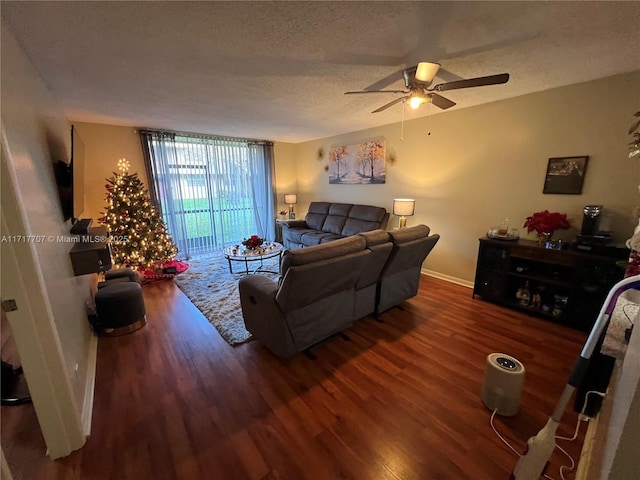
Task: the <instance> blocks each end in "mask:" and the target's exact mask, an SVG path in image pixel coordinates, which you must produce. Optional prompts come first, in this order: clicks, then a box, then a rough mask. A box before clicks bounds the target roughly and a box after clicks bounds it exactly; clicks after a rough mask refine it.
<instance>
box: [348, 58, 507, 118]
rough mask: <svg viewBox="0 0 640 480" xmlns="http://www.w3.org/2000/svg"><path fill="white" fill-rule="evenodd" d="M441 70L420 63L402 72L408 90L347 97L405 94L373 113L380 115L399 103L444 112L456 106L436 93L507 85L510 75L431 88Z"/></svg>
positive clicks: (380, 91)
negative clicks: (432, 106)
mask: <svg viewBox="0 0 640 480" xmlns="http://www.w3.org/2000/svg"><path fill="white" fill-rule="evenodd" d="M439 69H440V64H439V63H431V62H420V63H418V65H415V66H413V67H409V68H407V69H405V70H403V71H402V77H403V78H404V85H405V88H406V90H358V91H353V92H345V95H353V94H360V93H404V94H407V95H405V96H404V97H400V98H396V99H395V100H392V101H391V102H389V103H387V104H385V105H383V106H381V107H380V108H377V109H375V110H374V111H373V112H371V113H378V112H381V111H383V110H386V109H387V108H389V107H391V106H392V105H395V104H396V103H399V102H407V101H408V102H409V105H410V106H411V108H418V107H419V106H420V105H422V104H423V103H429V102H431V103H433V104H434V105H435V106H436V107H439V108H441V109H443V110H446V109H447V108H451V107H453V106H454V105H455V102H452V101H451V100H449V99H448V98H445V97H443V96H442V95H439V94H437V93H435V92H444V91H446V90H457V89H459V88H470V87H481V86H484V85H497V84H500V83H507V82H508V81H509V74H508V73H500V74H498V75H489V76H487V77H477V78H469V79H467V80H456V81H453V82H447V83H440V84H438V85H436V86H435V87H430V86H431V83H432V82H433V79H434V78H435V76H436V73H438V70H439Z"/></svg>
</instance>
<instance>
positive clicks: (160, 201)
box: [140, 130, 276, 258]
mask: <svg viewBox="0 0 640 480" xmlns="http://www.w3.org/2000/svg"><path fill="white" fill-rule="evenodd" d="M140 136H141V140H142V149H143V152H144V157H145V164H146V168H147V176H148V178H149V181H150V183H151V185H150V189H149V190H150V194H151V196H152V198H153V200H154V202H155V203H156V205H157V206H158V208H159V210H160V211H161V212H162V217H163V219H164V221H165V223H166V224H167V228H168V230H169V233H170V234H171V236H172V237H173V240H174V242H175V243H176V245H177V246H178V248H179V250H180V253H179V256H180V258H189V257H190V256H191V255H193V254H200V253H207V252H210V251H213V250H217V249H220V248H222V247H225V246H227V245H235V244H237V243H239V242H241V241H242V240H243V239H244V238H247V237H248V236H250V235H253V234H257V235H260V236H261V237H263V238H266V239H267V240H273V239H274V237H275V224H274V218H275V204H276V202H275V200H276V199H275V188H274V174H273V171H274V165H273V144H272V143H270V142H263V141H254V140H247V139H239V138H227V137H218V136H208V135H196V134H188V133H175V132H160V131H153V130H140Z"/></svg>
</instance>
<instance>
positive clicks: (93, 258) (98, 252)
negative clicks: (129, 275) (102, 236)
mask: <svg viewBox="0 0 640 480" xmlns="http://www.w3.org/2000/svg"><path fill="white" fill-rule="evenodd" d="M69 255H70V256H71V264H72V265H73V274H74V275H76V276H78V275H86V274H87V273H98V272H106V271H107V270H110V269H111V250H110V249H109V244H108V243H102V242H93V243H91V242H88V243H76V244H75V245H74V246H73V248H72V249H71V251H70V252H69Z"/></svg>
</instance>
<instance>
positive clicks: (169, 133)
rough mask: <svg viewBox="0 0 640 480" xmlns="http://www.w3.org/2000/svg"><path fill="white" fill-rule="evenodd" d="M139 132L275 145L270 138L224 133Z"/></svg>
mask: <svg viewBox="0 0 640 480" xmlns="http://www.w3.org/2000/svg"><path fill="white" fill-rule="evenodd" d="M136 130H137V131H138V133H150V134H161V135H173V136H176V135H177V136H181V137H188V138H200V139H204V140H226V141H232V142H243V143H247V144H249V145H273V142H272V141H270V140H258V139H255V138H240V137H225V136H223V135H209V134H206V133H193V132H181V131H177V130H155V129H152V128H137V129H136Z"/></svg>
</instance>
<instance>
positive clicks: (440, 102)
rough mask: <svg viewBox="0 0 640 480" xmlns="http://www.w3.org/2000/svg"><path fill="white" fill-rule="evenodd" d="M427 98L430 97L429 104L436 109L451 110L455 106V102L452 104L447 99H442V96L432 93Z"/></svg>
mask: <svg viewBox="0 0 640 480" xmlns="http://www.w3.org/2000/svg"><path fill="white" fill-rule="evenodd" d="M429 96H430V97H431V103H433V104H434V105H435V106H436V107H438V108H441V109H442V110H446V109H447V108H451V107H453V106H455V104H456V103H455V102H452V101H451V100H449V99H448V98H444V97H443V96H442V95H438V94H437V93H432V94H430V95H429Z"/></svg>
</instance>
